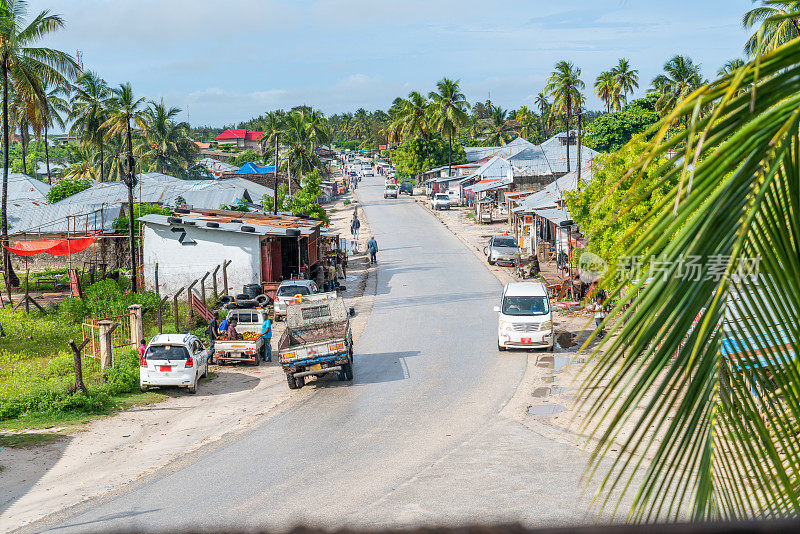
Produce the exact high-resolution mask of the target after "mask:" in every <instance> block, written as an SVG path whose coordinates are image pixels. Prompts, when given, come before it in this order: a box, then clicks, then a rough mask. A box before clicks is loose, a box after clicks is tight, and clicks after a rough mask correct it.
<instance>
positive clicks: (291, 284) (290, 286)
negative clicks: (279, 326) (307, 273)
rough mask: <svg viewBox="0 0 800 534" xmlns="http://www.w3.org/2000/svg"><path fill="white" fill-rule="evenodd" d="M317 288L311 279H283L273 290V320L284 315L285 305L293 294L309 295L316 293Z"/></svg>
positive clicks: (292, 298) (292, 297) (291, 298)
mask: <svg viewBox="0 0 800 534" xmlns="http://www.w3.org/2000/svg"><path fill="white" fill-rule="evenodd" d="M318 289H319V288H317V284H316V283H315V282H314V281H313V280H284V281H283V282H281V283H280V285H279V286H278V290H277V291H276V292H275V304H274V310H275V320H276V321H277V320H278V319H279V318H280V317H286V306H287V305H288V303H289V301H292V300H294V296H295V295H301V296H305V295H310V294H312V293H316V292H317V291H318Z"/></svg>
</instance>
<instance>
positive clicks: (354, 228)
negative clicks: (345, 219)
mask: <svg viewBox="0 0 800 534" xmlns="http://www.w3.org/2000/svg"><path fill="white" fill-rule="evenodd" d="M359 228H361V221H359V220H358V215H356V214H355V213H354V214H353V220H351V221H350V234H351V235H352V236H353V240H354V241H358V230H359Z"/></svg>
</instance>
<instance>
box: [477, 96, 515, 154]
mask: <svg viewBox="0 0 800 534" xmlns="http://www.w3.org/2000/svg"><path fill="white" fill-rule="evenodd" d="M507 116H508V112H507V111H506V110H504V109H503V108H501V107H500V106H492V110H491V111H490V112H489V117H488V118H486V119H482V120H481V121H480V131H481V134H482V135H483V141H484V142H485V143H486V146H500V145H503V144H505V143H506V142H507V141H509V140H510V139H511V137H512V135H511V132H512V131H513V129H514V128H513V126H511V124H509V122H508V120H507Z"/></svg>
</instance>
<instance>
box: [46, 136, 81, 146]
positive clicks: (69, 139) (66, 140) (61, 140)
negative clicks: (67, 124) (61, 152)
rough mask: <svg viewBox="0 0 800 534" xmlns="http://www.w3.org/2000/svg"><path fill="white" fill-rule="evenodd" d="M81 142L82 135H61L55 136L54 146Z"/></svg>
mask: <svg viewBox="0 0 800 534" xmlns="http://www.w3.org/2000/svg"><path fill="white" fill-rule="evenodd" d="M80 142H81V139H80V137H76V136H74V135H62V136H59V137H53V146H67V145H77V144H78V143H80Z"/></svg>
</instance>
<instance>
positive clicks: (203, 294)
mask: <svg viewBox="0 0 800 534" xmlns="http://www.w3.org/2000/svg"><path fill="white" fill-rule="evenodd" d="M210 274H211V271H208V272H206V274H205V275H203V278H201V279H200V298H201V299H203V304H206V278H208V277H209V275H210Z"/></svg>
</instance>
